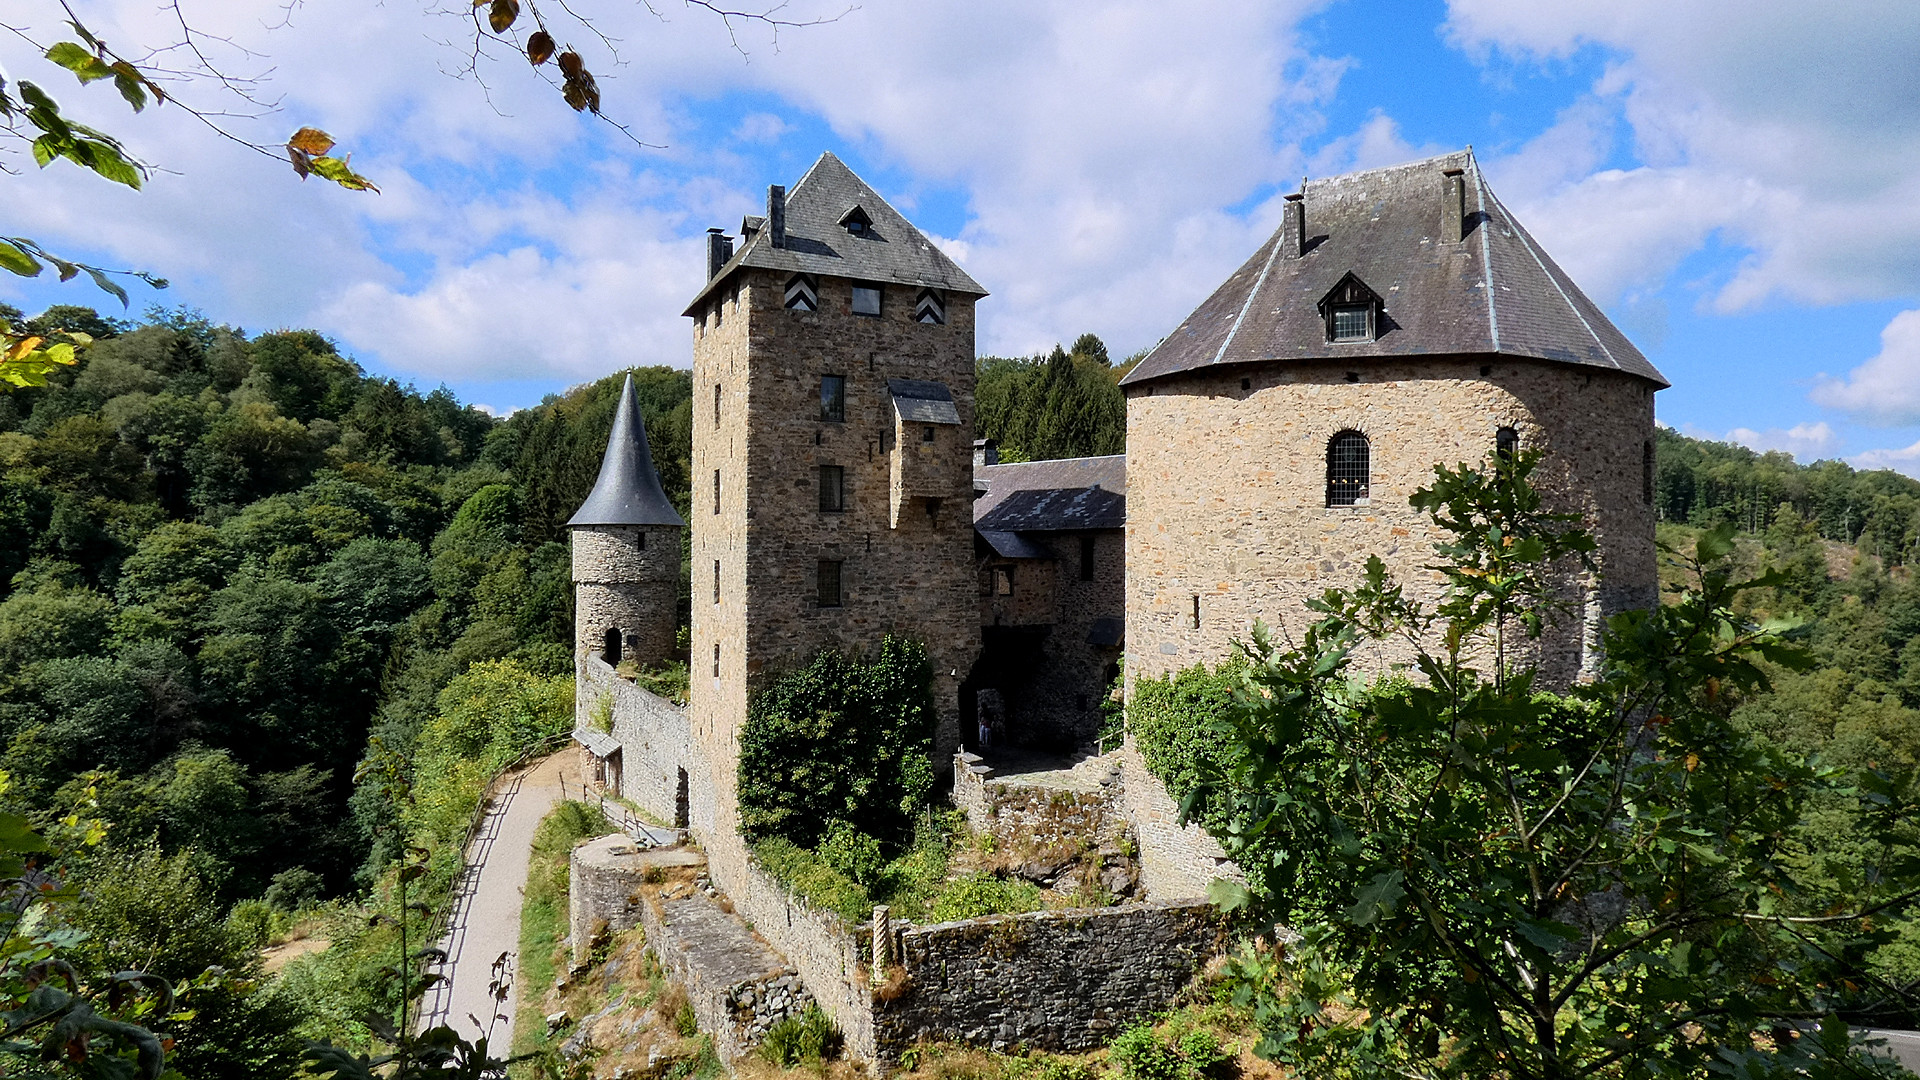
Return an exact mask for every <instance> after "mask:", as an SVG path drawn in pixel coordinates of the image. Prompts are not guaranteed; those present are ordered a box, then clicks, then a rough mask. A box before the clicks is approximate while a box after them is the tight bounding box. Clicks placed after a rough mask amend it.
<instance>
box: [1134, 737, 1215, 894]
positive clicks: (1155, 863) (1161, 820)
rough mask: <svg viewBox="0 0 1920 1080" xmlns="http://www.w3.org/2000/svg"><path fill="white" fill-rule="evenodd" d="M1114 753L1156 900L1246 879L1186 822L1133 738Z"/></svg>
mask: <svg viewBox="0 0 1920 1080" xmlns="http://www.w3.org/2000/svg"><path fill="white" fill-rule="evenodd" d="M1113 756H1114V757H1116V758H1118V759H1119V761H1120V784H1119V787H1120V800H1119V801H1120V812H1121V814H1122V815H1124V816H1125V817H1126V819H1127V823H1128V824H1129V825H1131V826H1133V835H1134V837H1135V840H1136V841H1137V842H1138V844H1139V850H1140V881H1141V883H1142V884H1144V885H1145V886H1146V887H1147V897H1148V898H1149V899H1152V900H1175V899H1185V898H1190V897H1200V896H1205V895H1206V894H1207V885H1208V883H1209V882H1211V881H1213V880H1214V879H1215V878H1226V879H1228V880H1231V881H1239V882H1245V880H1246V877H1245V875H1244V874H1242V873H1241V872H1240V868H1239V867H1238V866H1235V865H1234V864H1233V861H1232V860H1230V859H1228V858H1227V853H1226V851H1225V850H1223V849H1222V848H1221V847H1220V843H1219V841H1217V840H1215V839H1214V838H1213V837H1211V836H1209V835H1207V832H1206V830H1205V829H1202V828H1200V826H1198V825H1182V824H1180V805H1179V804H1178V803H1176V802H1174V801H1173V796H1172V795H1169V794H1167V788H1166V785H1165V784H1162V783H1161V782H1160V778H1159V777H1157V776H1155V775H1153V773H1151V772H1149V771H1147V763H1146V762H1145V761H1144V760H1143V759H1142V758H1141V757H1140V750H1139V748H1137V747H1136V746H1134V744H1133V736H1131V735H1129V736H1127V741H1126V744H1125V745H1124V746H1123V747H1122V748H1121V749H1120V750H1119V751H1117V752H1116V753H1115V754H1114V755H1113Z"/></svg>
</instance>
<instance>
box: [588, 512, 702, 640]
mask: <svg viewBox="0 0 1920 1080" xmlns="http://www.w3.org/2000/svg"><path fill="white" fill-rule="evenodd" d="M571 532H572V540H573V581H574V585H575V588H574V605H575V607H574V618H573V626H574V656H575V657H576V658H578V657H581V656H585V655H587V654H589V653H591V654H594V655H600V654H601V653H602V652H603V651H604V649H605V648H606V633H607V631H608V630H609V629H613V630H617V631H619V633H620V637H621V652H622V654H623V658H626V659H632V660H634V661H635V662H637V663H639V664H640V665H642V666H646V665H649V664H656V663H660V662H662V661H665V660H669V659H671V658H672V657H673V656H674V651H675V650H674V630H675V629H676V614H675V613H676V610H677V608H678V605H679V598H680V530H679V529H678V528H677V527H674V526H669V525H647V526H638V525H587V526H581V527H578V528H575V529H573V530H571Z"/></svg>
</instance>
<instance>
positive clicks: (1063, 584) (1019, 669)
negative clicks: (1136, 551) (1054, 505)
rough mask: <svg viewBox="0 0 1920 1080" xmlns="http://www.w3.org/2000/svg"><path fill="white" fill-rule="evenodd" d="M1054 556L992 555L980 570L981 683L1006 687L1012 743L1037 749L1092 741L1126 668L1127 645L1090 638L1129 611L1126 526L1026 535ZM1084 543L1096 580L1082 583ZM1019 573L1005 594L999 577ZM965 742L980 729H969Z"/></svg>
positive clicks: (978, 675) (1003, 694) (1064, 747)
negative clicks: (1099, 625)
mask: <svg viewBox="0 0 1920 1080" xmlns="http://www.w3.org/2000/svg"><path fill="white" fill-rule="evenodd" d="M1026 535H1027V538H1028V539H1031V540H1036V541H1039V542H1041V543H1043V544H1045V545H1046V546H1047V548H1048V549H1050V550H1051V551H1052V553H1053V555H1054V557H1053V558H1051V559H1007V558H1002V557H999V556H993V557H990V558H988V559H986V560H985V561H983V562H982V563H981V565H980V567H979V569H978V571H977V588H978V589H979V591H980V625H981V634H982V635H983V638H984V649H983V651H982V653H981V661H982V663H981V667H980V668H979V669H976V672H975V680H974V681H975V682H977V683H978V684H979V686H980V687H981V688H991V689H995V690H998V691H1000V694H1001V698H1002V700H1003V701H1004V702H1005V703H1006V713H1007V717H1006V719H1007V731H1008V736H1009V740H1010V741H1012V742H1014V743H1015V744H1017V745H1021V746H1032V747H1035V748H1040V749H1050V750H1070V749H1074V748H1076V747H1080V746H1087V745H1090V744H1092V743H1093V742H1094V741H1095V740H1096V738H1097V736H1098V735H1099V733H1100V726H1101V722H1102V720H1103V718H1104V716H1103V713H1102V711H1101V703H1102V702H1103V701H1105V700H1106V697H1107V694H1108V691H1109V690H1110V689H1111V687H1112V684H1113V678H1114V675H1115V674H1116V673H1117V672H1118V670H1119V660H1120V654H1121V647H1120V645H1117V644H1116V645H1096V644H1094V643H1093V642H1091V641H1089V640H1088V638H1089V636H1090V635H1091V633H1092V630H1093V624H1094V622H1095V620H1097V619H1102V618H1113V619H1121V618H1123V617H1124V616H1125V613H1126V565H1125V562H1126V537H1125V534H1124V533H1123V532H1122V531H1121V530H1119V529H1102V530H1095V531H1089V532H1059V533H1029V534H1026ZM1083 538H1086V539H1091V540H1092V541H1093V548H1094V550H1093V556H1094V558H1093V566H1092V574H1093V576H1092V578H1091V579H1086V578H1083V577H1082V572H1081V565H1080V557H1081V554H1082V548H1081V541H1082V539H1083ZM1002 568H1010V569H1011V570H1012V571H1013V581H1012V592H1011V594H1010V595H1005V596H1003V595H1000V593H999V590H998V588H997V582H996V578H995V574H996V572H997V571H999V570H1001V569H1002ZM965 734H966V735H967V736H968V741H969V742H971V741H972V739H973V733H972V732H967V733H965Z"/></svg>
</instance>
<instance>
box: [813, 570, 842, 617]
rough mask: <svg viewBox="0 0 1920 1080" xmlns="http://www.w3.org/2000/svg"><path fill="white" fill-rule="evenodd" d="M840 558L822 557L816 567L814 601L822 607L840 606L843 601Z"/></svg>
mask: <svg viewBox="0 0 1920 1080" xmlns="http://www.w3.org/2000/svg"><path fill="white" fill-rule="evenodd" d="M840 565H841V564H840V560H838V559H821V560H820V561H819V563H818V564H817V565H816V566H815V568H814V603H815V604H817V605H818V606H820V607H839V606H841V603H842V602H843V599H844V598H843V596H842V594H841V591H840Z"/></svg>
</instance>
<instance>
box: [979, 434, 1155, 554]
mask: <svg viewBox="0 0 1920 1080" xmlns="http://www.w3.org/2000/svg"><path fill="white" fill-rule="evenodd" d="M973 476H974V481H975V484H976V486H977V485H979V484H982V483H984V484H985V485H986V493H985V494H983V495H981V496H980V497H979V498H977V499H975V500H974V503H973V527H974V528H975V529H976V530H978V531H979V533H980V535H981V536H982V537H984V538H985V539H986V541H987V542H988V543H989V544H990V545H992V546H993V548H994V550H995V551H997V552H998V553H999V554H1001V555H1004V556H1006V557H1008V558H1014V559H1023V558H1047V557H1051V553H1050V552H1048V551H1046V550H1045V549H1044V548H1042V547H1038V546H1037V541H1035V540H1034V539H1033V538H1031V537H1022V536H1020V535H1019V534H1022V533H1043V532H1084V531H1089V530H1093V529H1120V528H1125V527H1126V524H1127V458H1126V455H1124V454H1110V455H1107V456H1105V457H1085V458H1062V459H1059V460H1055V461H1022V462H1009V463H1008V464H1005V465H986V466H982V467H979V468H976V469H975V470H974V473H973Z"/></svg>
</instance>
